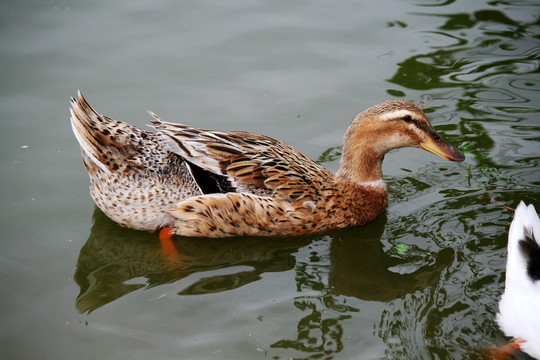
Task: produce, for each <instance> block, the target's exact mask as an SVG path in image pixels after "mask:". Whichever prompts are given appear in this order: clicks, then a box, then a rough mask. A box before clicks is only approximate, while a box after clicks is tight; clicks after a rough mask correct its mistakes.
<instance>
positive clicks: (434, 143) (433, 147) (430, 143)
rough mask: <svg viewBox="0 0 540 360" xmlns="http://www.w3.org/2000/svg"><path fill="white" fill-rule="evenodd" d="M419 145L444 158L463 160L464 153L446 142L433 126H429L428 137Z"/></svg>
mask: <svg viewBox="0 0 540 360" xmlns="http://www.w3.org/2000/svg"><path fill="white" fill-rule="evenodd" d="M420 147H421V148H422V149H425V150H427V151H430V152H432V153H434V154H435V155H439V156H440V157H442V158H443V159H446V160H450V161H458V162H460V161H463V160H465V155H463V153H462V152H461V151H459V150H458V149H456V148H455V147H453V146H452V145H450V144H449V143H447V142H446V141H445V140H444V139H443V138H442V137H441V136H440V135H439V134H437V132H436V131H435V130H434V129H433V128H429V130H428V137H427V139H426V140H425V141H424V142H423V143H421V144H420Z"/></svg>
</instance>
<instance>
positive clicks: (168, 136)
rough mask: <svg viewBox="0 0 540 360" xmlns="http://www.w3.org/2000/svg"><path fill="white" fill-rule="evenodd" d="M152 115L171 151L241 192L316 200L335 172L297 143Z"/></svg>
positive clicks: (154, 125)
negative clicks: (311, 157) (295, 144)
mask: <svg viewBox="0 0 540 360" xmlns="http://www.w3.org/2000/svg"><path fill="white" fill-rule="evenodd" d="M150 114H151V115H152V116H153V117H154V121H152V125H153V127H154V128H155V129H156V130H157V131H158V132H159V134H161V136H162V137H163V139H164V143H166V144H167V145H168V147H169V151H171V152H173V153H175V154H178V155H180V156H182V157H183V158H184V159H185V160H187V161H188V162H189V163H191V164H194V165H195V166H197V167H200V168H202V169H204V170H205V171H208V172H210V173H212V174H216V175H220V176H222V177H224V178H225V179H226V180H227V181H228V183H229V184H230V185H231V188H232V189H234V191H235V192H247V193H252V194H255V195H260V196H271V197H274V198H276V199H283V200H288V201H296V200H304V201H314V200H316V199H317V198H319V197H320V193H321V190H322V189H323V186H324V184H325V182H327V181H328V180H329V177H332V176H333V175H332V173H331V172H329V171H328V170H326V169H325V168H324V167H322V166H321V165H319V164H317V163H316V162H314V161H313V160H311V159H309V158H308V157H306V156H304V155H302V154H301V153H300V152H298V151H297V150H296V149H294V148H293V147H292V146H290V145H288V144H286V143H284V142H282V141H279V140H276V139H273V138H270V137H268V136H264V135H258V134H253V133H249V132H241V131H233V132H221V131H211V130H203V129H197V128H193V127H190V126H187V125H182V124H175V123H170V122H165V121H162V120H161V119H160V118H159V117H158V116H157V115H155V114H153V113H150Z"/></svg>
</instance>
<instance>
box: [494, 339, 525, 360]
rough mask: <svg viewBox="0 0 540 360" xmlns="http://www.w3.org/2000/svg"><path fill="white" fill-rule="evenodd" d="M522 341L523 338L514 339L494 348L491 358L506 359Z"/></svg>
mask: <svg viewBox="0 0 540 360" xmlns="http://www.w3.org/2000/svg"><path fill="white" fill-rule="evenodd" d="M522 343H523V340H514V341H512V342H509V343H508V344H506V345H504V346H503V347H501V348H498V349H494V351H493V353H492V355H491V360H508V359H509V358H510V356H512V355H513V354H514V352H515V351H516V350H519V345H520V344H522Z"/></svg>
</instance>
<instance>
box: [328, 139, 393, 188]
mask: <svg viewBox="0 0 540 360" xmlns="http://www.w3.org/2000/svg"><path fill="white" fill-rule="evenodd" d="M383 159H384V153H380V152H379V151H377V150H376V149H375V148H373V146H370V145H369V144H367V141H366V142H364V143H355V144H354V145H350V144H344V146H343V154H342V156H341V166H340V168H339V170H338V171H337V173H336V175H335V179H336V181H338V182H350V183H359V184H377V183H381V184H383V181H382V162H383Z"/></svg>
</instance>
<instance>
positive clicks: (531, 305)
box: [496, 201, 540, 359]
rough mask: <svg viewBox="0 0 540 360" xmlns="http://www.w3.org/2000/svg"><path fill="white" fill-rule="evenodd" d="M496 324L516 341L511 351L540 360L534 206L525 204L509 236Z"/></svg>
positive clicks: (538, 222) (539, 223) (539, 239)
mask: <svg viewBox="0 0 540 360" xmlns="http://www.w3.org/2000/svg"><path fill="white" fill-rule="evenodd" d="M496 321H497V323H498V325H499V327H500V328H501V330H502V331H503V332H504V334H505V335H506V336H509V337H512V338H513V339H514V341H513V342H512V343H510V344H509V345H510V349H520V350H522V351H523V352H526V353H527V354H529V355H530V356H532V357H534V358H536V359H540V219H539V218H538V213H537V212H536V209H535V208H534V206H533V205H532V204H531V205H526V204H525V203H524V202H523V201H521V202H520V203H519V205H518V206H517V208H516V210H515V214H514V219H513V221H512V223H511V224H510V230H509V232H508V257H507V260H506V280H505V288H504V292H503V294H502V296H501V299H500V301H499V312H498V313H497V317H496ZM507 346H508V345H507Z"/></svg>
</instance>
